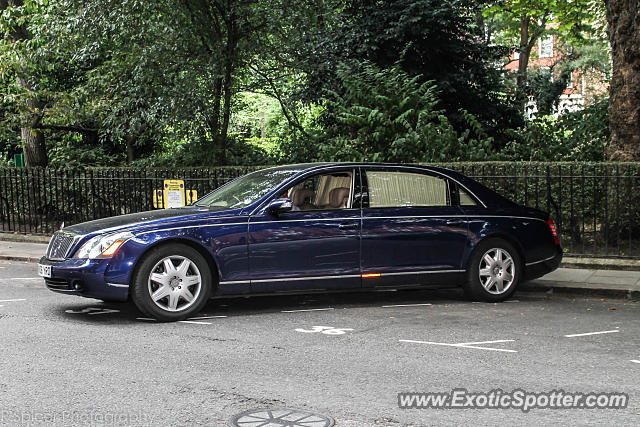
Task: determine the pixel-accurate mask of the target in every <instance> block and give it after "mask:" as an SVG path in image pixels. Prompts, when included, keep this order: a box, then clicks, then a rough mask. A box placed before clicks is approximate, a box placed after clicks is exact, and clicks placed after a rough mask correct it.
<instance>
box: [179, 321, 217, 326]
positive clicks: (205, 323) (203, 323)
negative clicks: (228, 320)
mask: <svg viewBox="0 0 640 427" xmlns="http://www.w3.org/2000/svg"><path fill="white" fill-rule="evenodd" d="M178 322H180V323H191V324H194V325H211V322H193V321H191V320H178Z"/></svg>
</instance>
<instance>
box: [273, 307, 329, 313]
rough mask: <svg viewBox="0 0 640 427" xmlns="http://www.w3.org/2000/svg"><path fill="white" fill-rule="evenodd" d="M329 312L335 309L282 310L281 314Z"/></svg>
mask: <svg viewBox="0 0 640 427" xmlns="http://www.w3.org/2000/svg"><path fill="white" fill-rule="evenodd" d="M329 310H333V307H327V308H306V309H301V310H282V311H281V312H280V313H303V312H307V311H329Z"/></svg>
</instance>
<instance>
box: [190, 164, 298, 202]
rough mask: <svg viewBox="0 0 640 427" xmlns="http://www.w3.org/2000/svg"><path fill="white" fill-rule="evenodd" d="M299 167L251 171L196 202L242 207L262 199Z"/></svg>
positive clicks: (296, 171)
mask: <svg viewBox="0 0 640 427" xmlns="http://www.w3.org/2000/svg"><path fill="white" fill-rule="evenodd" d="M298 172H299V170H297V169H290V168H270V169H263V170H260V171H257V172H253V173H250V174H248V175H245V176H242V177H240V178H237V179H235V180H234V181H232V182H230V183H229V184H227V185H225V186H223V187H220V188H219V189H217V190H215V191H214V192H212V193H209V194H207V195H206V196H204V197H203V198H201V199H200V200H198V201H197V202H196V203H195V204H196V206H209V207H212V208H222V209H240V208H244V207H247V206H249V205H250V204H252V203H254V202H256V201H258V200H260V198H262V197H263V196H266V195H267V194H268V193H269V191H271V190H273V188H274V187H276V186H277V185H278V184H280V183H281V182H282V181H284V180H286V179H289V178H291V177H292V176H293V175H295V174H296V173H298Z"/></svg>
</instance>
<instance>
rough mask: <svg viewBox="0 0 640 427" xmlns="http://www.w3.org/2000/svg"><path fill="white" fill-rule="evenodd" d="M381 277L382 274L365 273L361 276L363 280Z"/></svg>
mask: <svg viewBox="0 0 640 427" xmlns="http://www.w3.org/2000/svg"><path fill="white" fill-rule="evenodd" d="M380 276H382V275H381V274H380V273H365V274H362V275H361V277H362V278H363V279H368V278H370V277H380Z"/></svg>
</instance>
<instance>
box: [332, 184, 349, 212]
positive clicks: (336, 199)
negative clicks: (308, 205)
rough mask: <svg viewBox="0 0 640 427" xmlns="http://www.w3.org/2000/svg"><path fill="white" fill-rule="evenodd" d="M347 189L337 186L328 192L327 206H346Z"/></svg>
mask: <svg viewBox="0 0 640 427" xmlns="http://www.w3.org/2000/svg"><path fill="white" fill-rule="evenodd" d="M348 197H349V189H348V188H345V187H337V188H334V189H333V190H331V191H330V192H329V206H331V207H332V208H346V207H347V198H348Z"/></svg>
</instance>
